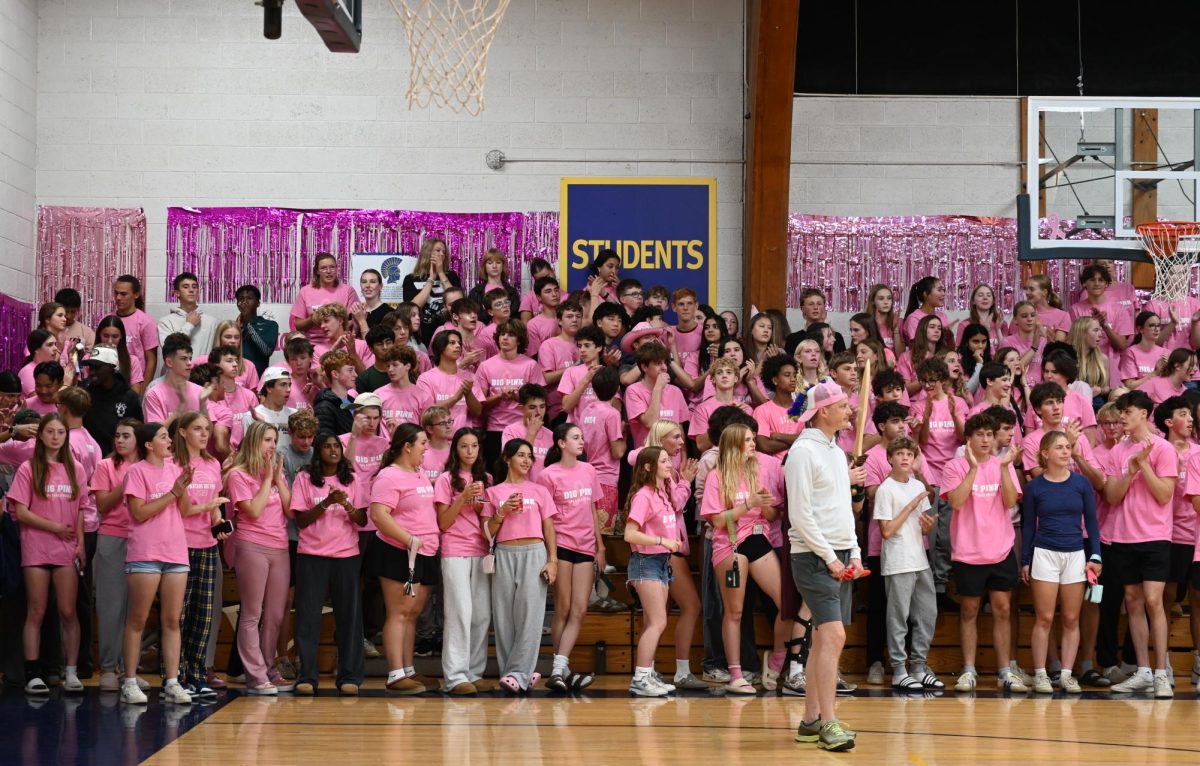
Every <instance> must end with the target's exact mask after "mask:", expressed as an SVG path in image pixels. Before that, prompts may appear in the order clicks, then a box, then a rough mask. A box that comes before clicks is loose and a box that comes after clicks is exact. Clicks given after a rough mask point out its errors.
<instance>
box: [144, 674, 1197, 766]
mask: <svg viewBox="0 0 1200 766" xmlns="http://www.w3.org/2000/svg"><path fill="white" fill-rule="evenodd" d="M627 683H628V679H627V678H626V677H624V676H605V677H601V678H600V679H598V681H597V683H596V684H595V686H594V687H593V689H589V690H588V692H586V693H585V695H584V696H575V697H570V696H552V695H548V694H547V693H545V692H542V691H538V692H536V693H535V694H534V695H532V696H529V697H501V696H492V695H486V696H481V697H478V698H473V699H461V700H460V699H450V698H447V697H442V696H436V695H427V696H423V697H416V698H398V697H384V696H376V695H382V694H383V693H382V692H381V691H378V690H375V689H372V687H374V686H378V682H368V686H367V689H365V690H364V696H361V697H358V698H338V697H333V696H318V697H315V698H296V697H291V696H280V697H278V698H275V699H270V698H256V697H244V696H239V697H236V698H234V699H232V701H230V702H229V703H228V704H226V705H225V706H224V707H222V708H221V709H220V710H218V711H216V712H215V713H213V714H212V715H209V716H208V717H207V718H205V719H204V720H203V721H202V722H200V723H198V724H197V725H195V726H194V727H193V728H191V729H190V730H189V731H187V732H186V733H184V734H183V735H182V736H180V737H179V738H178V739H176V740H175V741H173V742H169V743H166V744H165V746H164V747H163V748H162V749H161V750H159V751H158V752H157V753H156V754H155V755H153V756H152V757H151V758H150V759H149V760H148V761H146V763H149V764H156V765H159V766H165V765H167V764H171V765H173V764H197V763H216V762H219V763H255V764H259V766H276V765H278V766H290V765H291V764H296V763H304V762H310V763H311V762H314V761H317V760H325V761H327V762H328V761H334V760H336V762H337V763H339V764H358V763H367V764H381V763H412V762H414V761H423V762H425V763H456V764H464V765H465V764H472V766H475V765H478V766H490V765H491V764H504V765H505V766H509V765H511V764H522V765H524V764H529V765H531V766H532V765H535V764H542V763H562V762H569V761H572V760H574V761H576V762H580V763H586V764H588V765H589V766H596V765H598V764H626V763H629V764H633V763H636V764H649V765H651V766H657V765H658V764H662V765H663V766H666V764H672V763H680V762H683V763H689V764H698V763H720V764H740V763H746V764H763V763H781V762H783V759H789V760H790V759H803V760H804V761H806V762H807V761H815V762H818V763H827V762H833V761H835V760H838V759H842V758H854V757H857V758H858V759H867V760H863V761H862V762H864V763H871V764H876V763H878V764H918V765H920V764H930V765H932V764H979V763H1005V764H1010V763H1018V762H1021V761H1024V762H1027V763H1052V762H1053V763H1057V764H1072V763H1088V764H1100V763H1122V764H1130V763H1137V764H1196V763H1198V762H1200V737H1198V736H1197V732H1198V731H1200V705H1198V704H1197V700H1196V699H1194V698H1193V695H1192V693H1191V692H1190V690H1188V691H1186V692H1185V691H1184V690H1183V689H1181V695H1180V698H1178V699H1176V700H1172V701H1160V702H1156V701H1153V700H1148V699H1132V698H1131V699H1125V700H1120V699H1115V698H1111V697H1109V695H1087V696H1085V698H1082V699H1081V698H1072V699H1068V698H1064V697H1063V695H1056V696H1055V697H1054V698H1033V697H1032V696H1026V695H1021V696H1019V697H1011V698H1005V697H1002V696H999V695H997V694H995V693H990V692H980V693H979V694H977V695H956V694H954V693H953V692H951V693H949V694H945V695H944V696H941V697H939V698H929V699H926V698H922V697H904V696H897V695H892V694H891V693H884V692H871V691H868V692H866V693H863V692H860V696H854V697H850V698H846V699H843V700H841V701H840V702H839V714H840V715H841V716H842V717H843V719H844V720H846V721H847V723H848V724H849V725H851V726H852V727H853V728H855V729H856V730H857V731H858V732H859V735H858V745H857V748H856V749H855V751H854V752H853V754H851V755H843V754H832V753H825V752H822V751H819V750H818V749H817V748H816V746H815V745H801V744H796V743H794V742H793V741H792V732H793V731H794V730H795V727H796V725H797V724H798V722H799V719H800V714H801V711H802V709H803V701H802V700H798V699H794V698H780V697H774V696H771V697H766V696H759V697H755V698H739V699H729V698H724V697H716V696H711V695H705V694H703V693H700V694H698V695H697V696H687V697H677V698H673V699H667V700H658V699H635V698H631V697H629V696H628V695H627V693H626V685H627ZM868 695H870V696H868Z"/></svg>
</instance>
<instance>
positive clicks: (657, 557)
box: [625, 552, 675, 587]
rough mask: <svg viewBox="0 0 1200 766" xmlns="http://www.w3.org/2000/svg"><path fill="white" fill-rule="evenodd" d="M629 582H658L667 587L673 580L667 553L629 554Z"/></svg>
mask: <svg viewBox="0 0 1200 766" xmlns="http://www.w3.org/2000/svg"><path fill="white" fill-rule="evenodd" d="M625 579H626V580H628V581H629V582H642V581H646V582H660V583H662V584H663V585H666V586H667V587H670V585H671V583H672V582H673V581H674V580H675V575H674V573H673V572H672V571H671V554H669V553H636V552H635V553H633V554H631V555H630V556H629V572H628V576H627V577H626V578H625Z"/></svg>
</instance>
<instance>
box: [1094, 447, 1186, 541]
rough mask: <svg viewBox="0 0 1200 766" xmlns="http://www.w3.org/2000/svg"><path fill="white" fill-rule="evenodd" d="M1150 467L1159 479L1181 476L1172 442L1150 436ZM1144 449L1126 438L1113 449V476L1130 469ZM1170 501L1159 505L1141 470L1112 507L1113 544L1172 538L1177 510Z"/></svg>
mask: <svg viewBox="0 0 1200 766" xmlns="http://www.w3.org/2000/svg"><path fill="white" fill-rule="evenodd" d="M1149 438H1150V441H1151V442H1153V445H1154V446H1153V447H1152V448H1151V449H1150V456H1149V461H1150V468H1151V470H1152V471H1153V472H1154V474H1155V475H1156V476H1159V477H1161V478H1173V477H1178V476H1179V454H1178V453H1177V452H1176V451H1175V448H1174V447H1172V446H1171V443H1170V442H1168V441H1166V440H1165V439H1162V438H1161V437H1158V436H1154V435H1151V436H1150V437H1149ZM1142 449H1143V446H1142V445H1141V444H1139V443H1137V442H1135V441H1132V440H1130V439H1123V440H1122V441H1120V442H1117V444H1116V445H1115V446H1114V447H1113V448H1112V450H1111V451H1110V452H1109V456H1108V466H1107V467H1108V470H1109V471H1110V475H1113V476H1120V475H1121V474H1122V473H1124V472H1125V471H1127V470H1129V468H1128V467H1129V463H1130V459H1131V458H1132V457H1133V456H1134V455H1135V454H1137V453H1138V452H1140V451H1141V450H1142ZM1173 505H1174V504H1173V503H1172V502H1171V501H1167V502H1166V503H1165V504H1161V505H1160V504H1159V503H1158V501H1156V500H1155V499H1154V496H1153V495H1152V494H1150V488H1149V487H1148V486H1147V485H1146V479H1145V477H1143V476H1142V472H1141V471H1137V472H1135V473H1134V475H1133V480H1132V481H1131V482H1130V483H1129V491H1128V492H1126V493H1125V497H1124V499H1122V500H1121V502H1119V503H1117V504H1115V505H1114V506H1113V508H1112V512H1111V517H1112V542H1114V543H1148V542H1156V541H1160V540H1170V539H1171V529H1172V525H1173V519H1174V508H1173Z"/></svg>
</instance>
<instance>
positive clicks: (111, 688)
mask: <svg viewBox="0 0 1200 766" xmlns="http://www.w3.org/2000/svg"><path fill="white" fill-rule="evenodd" d="M100 691H102V692H119V691H121V679H120V678H117V674H116V672H115V671H112V670H105V671H102V672H101V673H100Z"/></svg>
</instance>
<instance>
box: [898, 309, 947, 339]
mask: <svg viewBox="0 0 1200 766" xmlns="http://www.w3.org/2000/svg"><path fill="white" fill-rule="evenodd" d="M933 313H934V314H935V315H936V316H937V317H938V318H939V319H941V320H942V332H947V329H948V328H949V327H950V317H949V315H947V314H946V309H944V308H942V307H940V306H939V307H938V308H935V309H934V310H933ZM927 316H929V313H928V312H926V311H925V310H924V309H920V308H918V309H917V310H916V311H914V312H913V313H911V314H909V315H908V316H907V317H905V319H904V324H903V325H902V326H901V327H902V329H903V330H904V337H905V339H906V340H907V341H908V342H909V343H910V344H911V343H912V339H913V338H914V337H915V336H916V334H917V325H919V324H920V323H921V320H922V319H924V318H925V317H927Z"/></svg>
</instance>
